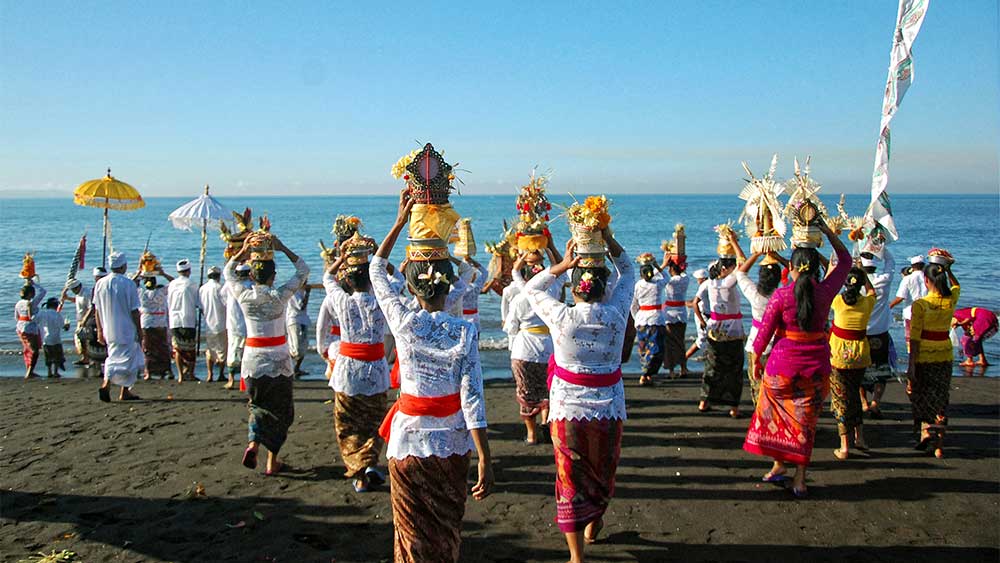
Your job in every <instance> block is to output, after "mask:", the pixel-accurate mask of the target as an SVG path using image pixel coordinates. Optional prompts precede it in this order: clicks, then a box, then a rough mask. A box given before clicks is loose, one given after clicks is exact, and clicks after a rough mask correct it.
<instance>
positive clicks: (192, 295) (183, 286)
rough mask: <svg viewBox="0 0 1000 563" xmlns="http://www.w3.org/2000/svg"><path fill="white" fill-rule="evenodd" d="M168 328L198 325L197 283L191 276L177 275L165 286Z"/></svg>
mask: <svg viewBox="0 0 1000 563" xmlns="http://www.w3.org/2000/svg"><path fill="white" fill-rule="evenodd" d="M167 301H168V305H169V307H170V328H195V327H196V326H198V285H197V284H196V283H195V282H194V280H192V279H191V278H188V277H184V276H177V277H176V278H174V281H172V282H170V285H168V286H167Z"/></svg>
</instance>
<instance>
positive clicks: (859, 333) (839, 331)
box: [830, 325, 867, 340]
mask: <svg viewBox="0 0 1000 563" xmlns="http://www.w3.org/2000/svg"><path fill="white" fill-rule="evenodd" d="M830 332H832V333H833V334H836V335H837V337H838V338H841V339H843V340H864V339H865V338H866V337H867V333H866V332H865V331H864V330H849V329H846V328H840V327H839V326H837V325H831V326H830Z"/></svg>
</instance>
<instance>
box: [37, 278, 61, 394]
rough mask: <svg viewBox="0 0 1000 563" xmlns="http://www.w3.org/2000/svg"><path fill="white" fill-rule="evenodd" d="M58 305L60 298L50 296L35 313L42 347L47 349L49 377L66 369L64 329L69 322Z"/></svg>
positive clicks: (46, 359) (46, 358)
mask: <svg viewBox="0 0 1000 563" xmlns="http://www.w3.org/2000/svg"><path fill="white" fill-rule="evenodd" d="M58 307H59V299H57V298H55V297H50V298H49V300H48V301H46V302H45V306H44V307H42V309H41V310H40V311H38V314H36V315H35V323H36V324H37V325H38V330H39V332H40V333H41V335H42V349H43V350H45V367H47V368H48V370H49V377H59V370H63V371H66V357H65V355H64V354H63V345H62V331H64V330H68V329H69V323H68V322H66V320H65V319H64V318H63V316H62V315H60V314H59V312H58V311H57V310H56V309H57V308H58Z"/></svg>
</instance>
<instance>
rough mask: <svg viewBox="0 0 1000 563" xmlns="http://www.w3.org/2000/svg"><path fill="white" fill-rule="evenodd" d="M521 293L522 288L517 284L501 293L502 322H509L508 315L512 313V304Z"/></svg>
mask: <svg viewBox="0 0 1000 563" xmlns="http://www.w3.org/2000/svg"><path fill="white" fill-rule="evenodd" d="M520 292H521V288H520V286H518V284H516V283H511V284H510V285H508V286H507V287H505V288H503V292H501V293H500V322H501V323H506V322H507V313H508V311H510V304H511V302H512V301H514V298H515V297H517V294H518V293H520Z"/></svg>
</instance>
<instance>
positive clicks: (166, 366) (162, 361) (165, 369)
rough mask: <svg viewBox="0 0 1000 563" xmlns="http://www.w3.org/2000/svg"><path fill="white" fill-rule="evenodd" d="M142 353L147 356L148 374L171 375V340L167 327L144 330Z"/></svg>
mask: <svg viewBox="0 0 1000 563" xmlns="http://www.w3.org/2000/svg"><path fill="white" fill-rule="evenodd" d="M142 353H143V354H144V355H145V356H146V373H147V374H150V375H160V374H164V373H170V338H169V337H168V335H167V328H166V327H158V328H144V329H143V330H142Z"/></svg>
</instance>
